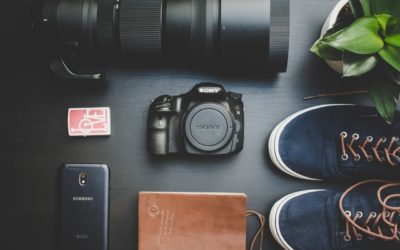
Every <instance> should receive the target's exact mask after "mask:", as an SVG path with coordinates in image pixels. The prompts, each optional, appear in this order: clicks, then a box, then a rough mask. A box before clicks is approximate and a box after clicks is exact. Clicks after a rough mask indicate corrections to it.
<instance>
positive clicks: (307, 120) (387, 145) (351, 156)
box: [268, 104, 400, 180]
mask: <svg viewBox="0 0 400 250" xmlns="http://www.w3.org/2000/svg"><path fill="white" fill-rule="evenodd" d="M399 118H400V116H399V115H398V112H397V114H396V117H395V121H394V122H393V124H392V125H388V124H387V123H386V122H385V121H384V120H383V119H382V118H381V117H380V116H379V115H378V114H377V112H376V109H375V108H373V107H362V106H355V105H349V104H332V105H323V106H316V107H312V108H308V109H305V110H302V111H300V112H297V113H295V114H293V115H291V116H289V117H288V118H286V119H285V120H284V121H282V122H281V123H280V124H279V125H278V126H276V127H275V129H274V130H273V131H272V133H271V136H270V139H269V145H268V146H269V155H270V157H271V159H272V161H273V163H274V164H275V165H276V166H277V167H278V168H279V169H280V170H282V171H283V172H285V173H287V174H289V175H291V176H294V177H297V178H301V179H306V180H324V179H325V180H326V179H343V178H344V179H354V178H356V179H370V178H380V179H392V178H393V179H399V178H400V141H399V136H400V119H399Z"/></svg>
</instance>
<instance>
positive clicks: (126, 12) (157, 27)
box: [120, 0, 162, 54]
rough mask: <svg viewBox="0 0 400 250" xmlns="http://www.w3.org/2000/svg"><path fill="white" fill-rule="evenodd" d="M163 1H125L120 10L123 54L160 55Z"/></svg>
mask: <svg viewBox="0 0 400 250" xmlns="http://www.w3.org/2000/svg"><path fill="white" fill-rule="evenodd" d="M161 18H162V0H124V1H122V2H121V8H120V38H121V50H122V52H123V53H133V54H148V53H153V54H160V53H161V30H162V28H161V27H162V20H161Z"/></svg>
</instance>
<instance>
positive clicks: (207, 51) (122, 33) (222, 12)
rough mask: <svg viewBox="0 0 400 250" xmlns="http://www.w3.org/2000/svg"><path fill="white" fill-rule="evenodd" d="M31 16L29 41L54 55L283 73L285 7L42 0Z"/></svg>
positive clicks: (263, 1)
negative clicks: (33, 38) (185, 61)
mask: <svg viewBox="0 0 400 250" xmlns="http://www.w3.org/2000/svg"><path fill="white" fill-rule="evenodd" d="M38 6H39V7H38ZM34 9H36V12H35V13H36V14H34V16H35V18H34V19H33V21H32V26H33V27H34V29H35V30H36V31H37V32H36V33H39V34H40V37H42V38H44V39H43V40H44V41H45V43H46V44H48V45H47V47H52V48H54V51H60V54H61V55H65V54H68V53H94V54H96V55H103V53H104V54H106V53H109V54H118V55H123V56H131V57H133V59H134V58H135V56H137V57H139V56H145V57H147V58H149V57H150V58H152V56H154V57H155V58H157V57H160V56H163V57H166V58H167V59H168V58H169V59H174V60H176V59H178V60H179V59H181V58H190V59H191V60H193V61H200V62H203V61H204V62H220V63H222V64H228V65H231V64H237V65H247V66H249V65H252V66H262V67H266V69H268V70H269V71H273V72H284V71H286V67H287V58H288V47H289V19H290V18H289V13H290V0H44V1H43V2H39V3H38V2H37V4H36V8H34ZM71 51H72V52H71Z"/></svg>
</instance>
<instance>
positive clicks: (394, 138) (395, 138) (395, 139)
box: [392, 136, 400, 142]
mask: <svg viewBox="0 0 400 250" xmlns="http://www.w3.org/2000/svg"><path fill="white" fill-rule="evenodd" d="M392 139H393V140H394V142H398V141H399V140H400V138H399V137H398V136H393V138H392Z"/></svg>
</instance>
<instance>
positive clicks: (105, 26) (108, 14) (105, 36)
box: [97, 0, 116, 51]
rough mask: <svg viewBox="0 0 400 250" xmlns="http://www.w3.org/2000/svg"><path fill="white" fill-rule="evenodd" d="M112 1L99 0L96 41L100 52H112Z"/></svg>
mask: <svg viewBox="0 0 400 250" xmlns="http://www.w3.org/2000/svg"><path fill="white" fill-rule="evenodd" d="M114 4H115V3H114V1H112V0H99V1H98V16H97V41H98V45H99V47H100V50H105V51H113V49H114V47H115V40H116V39H115V37H114V8H115V6H114Z"/></svg>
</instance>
